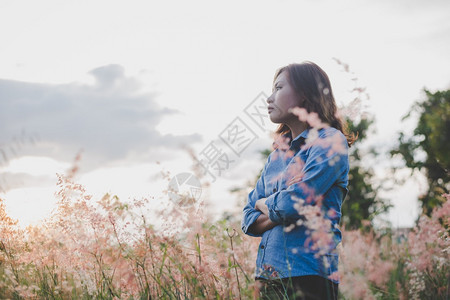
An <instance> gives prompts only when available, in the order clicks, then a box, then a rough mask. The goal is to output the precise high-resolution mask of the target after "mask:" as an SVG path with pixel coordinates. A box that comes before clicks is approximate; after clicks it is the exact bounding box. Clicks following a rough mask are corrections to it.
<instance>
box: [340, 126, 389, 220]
mask: <svg viewBox="0 0 450 300" xmlns="http://www.w3.org/2000/svg"><path fill="white" fill-rule="evenodd" d="M346 121H347V126H348V130H349V132H353V133H355V134H357V135H358V139H357V140H356V141H355V143H354V144H353V145H352V147H351V148H350V152H349V162H350V170H349V175H348V177H349V182H348V194H347V197H346V198H345V200H344V203H343V204H342V216H343V217H342V223H343V225H345V227H346V228H348V229H358V228H363V221H364V220H368V221H372V220H373V218H374V217H375V216H377V215H379V214H381V213H383V212H386V211H387V210H388V209H389V207H391V205H390V204H389V202H388V201H387V200H386V199H382V198H380V197H379V196H378V189H379V186H377V185H376V184H375V183H374V180H373V178H374V173H373V170H372V169H371V168H370V167H369V166H368V163H367V162H368V161H369V158H370V157H372V158H375V157H376V156H377V152H376V151H374V150H370V151H368V153H365V154H362V151H361V145H362V142H363V141H364V140H365V139H366V137H367V135H368V132H369V129H370V126H371V125H372V124H373V119H371V118H362V119H361V120H359V121H352V120H350V119H347V120H346ZM363 161H364V164H363V163H362V162H363Z"/></svg>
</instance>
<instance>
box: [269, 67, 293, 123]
mask: <svg viewBox="0 0 450 300" xmlns="http://www.w3.org/2000/svg"><path fill="white" fill-rule="evenodd" d="M272 91H273V92H272V95H270V97H269V98H268V99H267V103H268V105H269V106H268V111H269V118H270V120H271V121H272V122H274V123H284V124H291V122H293V121H298V118H297V117H296V116H295V115H294V114H292V113H290V112H288V110H289V109H290V108H294V107H296V106H299V101H298V96H297V94H296V93H295V91H294V89H293V88H292V86H291V85H290V84H289V80H288V73H287V72H286V71H283V72H281V73H280V74H279V75H278V77H277V78H276V80H275V83H274V85H273V89H272Z"/></svg>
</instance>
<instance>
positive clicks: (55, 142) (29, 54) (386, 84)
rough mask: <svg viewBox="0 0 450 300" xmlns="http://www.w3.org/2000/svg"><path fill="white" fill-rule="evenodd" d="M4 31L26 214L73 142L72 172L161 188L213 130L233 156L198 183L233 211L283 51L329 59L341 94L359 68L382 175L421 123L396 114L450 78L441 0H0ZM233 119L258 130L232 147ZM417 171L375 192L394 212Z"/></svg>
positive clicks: (0, 159) (97, 190)
mask: <svg viewBox="0 0 450 300" xmlns="http://www.w3.org/2000/svg"><path fill="white" fill-rule="evenodd" d="M0 37H1V41H2V42H1V44H0V126H1V130H0V151H1V153H0V188H1V190H0V197H1V198H2V199H4V201H5V204H6V207H7V211H8V213H9V214H10V215H11V216H12V217H14V218H16V219H19V221H20V222H21V224H34V223H36V222H39V220H41V219H42V218H44V217H45V216H47V215H48V214H49V213H50V212H51V210H52V209H53V208H54V203H55V198H54V195H53V194H54V192H55V191H56V189H57V187H56V181H57V177H56V174H57V173H59V174H64V173H66V172H67V170H68V169H70V168H71V166H72V165H73V162H74V159H75V157H76V156H77V155H80V157H81V160H80V162H79V164H80V170H79V172H78V174H77V177H76V179H77V181H78V182H80V183H82V184H83V185H85V186H86V188H87V190H88V192H89V193H91V194H92V195H94V196H96V197H101V196H102V195H103V194H105V193H111V194H116V195H118V196H119V197H121V198H122V199H132V198H139V197H151V196H153V197H156V198H164V197H166V195H165V194H164V192H163V190H164V189H166V188H167V186H168V181H167V180H165V179H164V177H163V176H162V175H161V174H163V173H164V172H169V173H168V174H169V176H168V177H169V179H170V178H173V176H175V175H176V174H180V173H185V172H192V170H191V165H192V160H191V158H190V155H189V154H188V152H187V151H186V147H189V148H190V149H192V152H193V153H195V154H196V155H197V156H199V157H200V156H201V155H202V154H205V153H206V152H207V150H208V149H211V147H212V146H213V145H216V146H218V147H219V148H220V149H222V150H223V151H224V152H227V153H228V155H229V157H230V158H231V161H232V163H230V165H229V166H228V168H227V169H226V170H224V171H223V172H222V173H221V174H220V176H216V178H215V180H214V182H212V183H211V185H210V187H209V188H206V187H205V188H204V189H203V193H202V196H201V197H202V198H201V199H202V201H207V203H206V202H205V204H206V205H207V206H208V208H209V210H210V212H211V213H212V214H213V215H216V216H217V215H220V214H221V213H222V212H224V211H234V212H238V211H239V210H241V209H242V207H240V205H242V206H243V202H242V199H240V200H237V199H235V198H236V197H235V196H234V195H230V193H229V192H228V189H229V188H231V187H233V186H242V185H244V184H245V182H246V181H248V180H252V179H254V178H255V176H257V174H258V172H259V171H260V170H261V168H262V166H263V164H264V160H262V159H261V155H260V154H259V151H261V150H264V149H267V148H270V146H271V136H270V132H271V131H273V130H274V129H275V128H276V126H275V125H274V124H269V123H268V122H265V123H264V124H263V126H260V125H258V123H257V121H255V119H254V118H253V119H252V117H251V116H252V115H251V114H248V112H249V111H250V110H251V109H254V108H255V105H256V106H257V104H258V103H260V101H264V99H265V98H264V97H265V95H270V91H271V88H272V80H273V75H274V73H275V70H276V69H277V68H279V67H281V66H284V65H287V64H289V63H293V62H302V61H305V60H310V61H313V62H316V63H317V64H318V65H319V66H321V67H322V68H323V69H324V70H325V71H326V72H327V73H328V75H329V77H330V79H331V82H332V87H333V90H334V93H335V97H336V100H337V103H338V104H339V105H340V106H345V105H348V104H349V103H350V101H351V100H352V99H353V97H354V95H353V94H352V93H351V92H350V90H351V89H352V88H353V87H354V82H353V81H352V80H351V78H352V77H357V79H358V81H357V83H358V85H359V86H362V87H365V88H366V92H367V93H368V95H369V96H370V97H368V98H367V99H363V100H364V101H363V103H362V105H361V107H360V109H359V113H361V114H362V113H368V114H371V115H373V116H374V118H375V123H374V125H373V128H372V129H373V132H372V133H371V134H370V136H369V138H368V141H367V143H366V144H367V147H369V146H374V147H376V148H377V149H378V150H379V151H380V152H381V153H382V155H381V156H380V157H379V158H378V160H377V161H375V162H374V161H368V166H369V167H372V168H374V170H375V172H376V174H377V180H378V181H382V180H383V179H384V178H385V176H386V174H388V173H389V166H390V164H391V160H389V159H387V156H386V154H385V153H386V152H387V151H388V150H389V149H390V148H391V147H393V146H394V145H395V142H396V139H397V134H398V132H400V131H405V132H411V130H412V129H413V128H414V120H409V121H406V122H402V121H401V119H402V117H403V116H404V115H405V114H406V113H407V112H408V110H409V107H410V106H411V105H412V104H413V103H414V102H415V101H419V100H423V97H424V95H423V89H424V88H427V89H429V90H431V91H436V90H442V89H448V88H450V56H449V55H448V53H450V2H449V1H441V0H439V1H438V0H431V1H418V0H413V1H406V0H399V1H387V0H384V1H367V0H365V1H356V0H346V1H332V0H318V1H240V2H237V1H226V2H225V1H158V2H156V1H134V0H132V1H111V0H109V1H102V0H99V1H71V2H69V1H47V0H43V1H17V0H15V1H8V0H2V1H0ZM335 58H337V59H338V60H340V61H342V62H345V63H346V64H348V65H349V66H350V70H351V72H352V74H349V73H346V72H344V71H343V67H342V65H339V64H338V63H337V62H336V59H335ZM261 120H262V119H261ZM265 120H267V119H265ZM238 123H239V124H241V125H243V126H246V128H248V129H249V131H248V132H249V133H251V136H248V138H249V139H250V141H251V142H250V143H248V145H244V146H245V147H244V146H242V147H241V148H242V149H238V151H237V152H233V151H231V152H230V149H231V148H230V147H227V145H225V142H224V140H223V137H224V136H225V135H226V132H227V131H226V130H227V128H230V126H232V125H235V124H238ZM234 150H236V149H234ZM383 153H384V154H383ZM415 175H416V176H409V173H407V172H403V174H402V176H404V177H407V178H408V180H406V182H405V183H404V184H402V185H397V186H395V187H394V189H393V190H392V191H389V192H387V191H386V192H382V195H383V196H384V197H388V198H389V199H391V201H392V203H393V204H394V207H393V209H391V211H390V213H389V214H388V215H386V216H385V218H386V219H387V220H389V221H391V223H392V224H393V226H396V227H404V226H412V225H413V224H414V220H415V219H416V217H417V214H418V212H419V208H418V202H417V200H416V199H417V196H418V195H419V194H420V193H421V192H424V191H425V189H426V182H425V180H424V178H423V176H421V175H420V174H415ZM166 177H167V176H166ZM239 201H240V202H239ZM155 205H159V204H158V203H156V202H155Z"/></svg>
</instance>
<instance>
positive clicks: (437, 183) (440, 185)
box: [391, 90, 450, 215]
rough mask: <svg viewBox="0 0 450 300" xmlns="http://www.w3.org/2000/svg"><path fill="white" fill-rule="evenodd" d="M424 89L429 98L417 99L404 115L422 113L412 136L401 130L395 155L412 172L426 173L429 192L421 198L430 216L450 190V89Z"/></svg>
mask: <svg viewBox="0 0 450 300" xmlns="http://www.w3.org/2000/svg"><path fill="white" fill-rule="evenodd" d="M424 91H425V95H426V99H425V100H424V101H423V102H416V103H415V104H414V105H413V106H412V107H411V109H410V111H409V113H408V114H407V115H406V116H405V117H404V118H403V119H408V118H410V117H411V116H412V115H413V114H418V115H419V118H418V121H417V125H416V128H415V129H414V132H413V134H412V136H409V137H408V136H406V135H405V134H404V133H403V132H402V133H400V134H399V138H398V141H399V144H398V146H397V147H396V148H395V149H393V150H392V151H391V155H392V156H399V157H401V158H402V159H403V161H404V162H405V165H406V167H408V168H410V169H411V172H413V171H414V170H420V171H424V172H425V173H426V176H427V181H428V191H427V192H426V193H425V194H423V195H421V196H420V197H419V200H420V201H421V202H422V209H423V212H424V213H425V214H427V215H430V213H431V211H432V209H433V208H434V207H436V206H438V205H441V204H442V203H443V202H444V198H443V197H442V194H443V193H446V192H448V190H449V182H450V172H449V170H450V155H449V149H450V90H446V91H438V92H436V93H431V92H430V91H428V90H424Z"/></svg>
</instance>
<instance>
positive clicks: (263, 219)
mask: <svg viewBox="0 0 450 300" xmlns="http://www.w3.org/2000/svg"><path fill="white" fill-rule="evenodd" d="M266 199H267V198H261V199H259V200H258V201H256V203H255V209H256V210H259V211H260V212H262V214H261V215H260V216H259V217H258V218H257V219H256V221H255V222H254V223H253V224H252V225H251V226H250V227H249V229H248V230H249V231H250V232H252V233H253V234H258V235H260V234H263V233H264V232H266V231H267V230H270V229H272V228H274V227H275V226H277V225H279V224H278V223H274V222H272V220H270V219H269V210H268V208H267V205H266V204H265V203H264V202H265V201H266Z"/></svg>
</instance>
